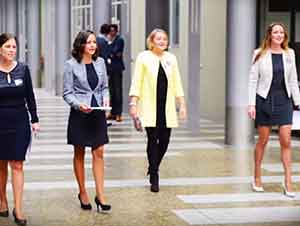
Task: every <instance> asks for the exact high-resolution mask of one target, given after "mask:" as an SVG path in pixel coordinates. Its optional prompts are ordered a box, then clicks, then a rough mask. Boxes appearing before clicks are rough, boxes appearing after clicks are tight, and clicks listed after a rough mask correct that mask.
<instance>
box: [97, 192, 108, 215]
mask: <svg viewBox="0 0 300 226" xmlns="http://www.w3.org/2000/svg"><path fill="white" fill-rule="evenodd" d="M95 203H96V205H97V211H98V212H101V211H102V212H109V211H110V210H111V205H108V204H102V203H101V202H100V200H99V199H98V198H97V196H96V197H95ZM99 206H100V208H99ZM100 209H101V210H100Z"/></svg>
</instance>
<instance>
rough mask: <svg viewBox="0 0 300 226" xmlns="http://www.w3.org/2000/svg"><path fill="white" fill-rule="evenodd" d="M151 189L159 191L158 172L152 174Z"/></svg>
mask: <svg viewBox="0 0 300 226" xmlns="http://www.w3.org/2000/svg"><path fill="white" fill-rule="evenodd" d="M149 181H150V184H151V186H150V191H151V192H159V176H158V173H155V174H150V179H149Z"/></svg>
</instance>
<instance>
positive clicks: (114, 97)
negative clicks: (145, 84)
mask: <svg viewBox="0 0 300 226" xmlns="http://www.w3.org/2000/svg"><path fill="white" fill-rule="evenodd" d="M122 78H123V75H122V72H109V93H110V103H111V107H112V109H111V114H112V115H122V108H123V88H122V87H123V86H122Z"/></svg>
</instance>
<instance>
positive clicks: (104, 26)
mask: <svg viewBox="0 0 300 226" xmlns="http://www.w3.org/2000/svg"><path fill="white" fill-rule="evenodd" d="M100 33H101V34H104V35H107V34H108V33H109V24H102V25H101V27H100Z"/></svg>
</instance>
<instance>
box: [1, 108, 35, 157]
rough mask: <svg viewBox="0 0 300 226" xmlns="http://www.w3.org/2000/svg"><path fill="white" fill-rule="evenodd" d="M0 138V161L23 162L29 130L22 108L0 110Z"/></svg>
mask: <svg viewBox="0 0 300 226" xmlns="http://www.w3.org/2000/svg"><path fill="white" fill-rule="evenodd" d="M0 137H1V148H0V160H19V161H24V160H25V158H26V153H27V150H28V147H29V145H30V142H31V129H30V121H29V116H28V111H27V109H26V108H25V107H24V106H22V107H20V108H16V107H11V108H9V107H5V108H4V107H1V108H0Z"/></svg>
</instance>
